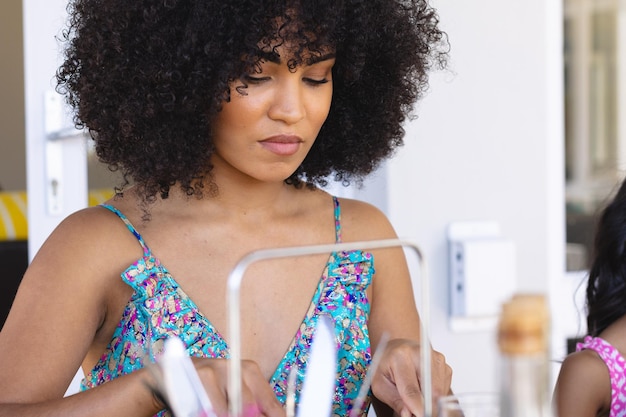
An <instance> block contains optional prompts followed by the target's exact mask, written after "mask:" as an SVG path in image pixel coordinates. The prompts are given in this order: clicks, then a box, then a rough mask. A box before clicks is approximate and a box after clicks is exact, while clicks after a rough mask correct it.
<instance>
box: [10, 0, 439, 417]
mask: <svg viewBox="0 0 626 417" xmlns="http://www.w3.org/2000/svg"><path fill="white" fill-rule="evenodd" d="M69 10H70V25H69V29H68V31H67V34H66V35H67V40H68V48H67V50H66V60H65V62H64V64H63V65H62V66H61V68H60V69H59V71H58V74H57V78H58V81H59V88H60V90H61V91H63V92H65V93H66V94H67V96H68V100H69V102H70V103H71V104H72V105H73V106H74V107H75V109H76V123H77V125H78V126H84V127H87V128H88V129H89V131H90V133H91V136H92V137H93V139H94V140H95V144H96V151H97V153H98V156H99V158H100V160H101V161H102V162H104V163H106V164H108V165H109V167H110V168H111V169H113V170H121V172H122V173H123V174H124V178H125V183H124V184H121V185H120V188H119V189H118V194H117V196H116V197H115V198H113V199H112V200H110V201H109V202H107V204H105V205H103V206H100V207H96V208H89V209H85V210H82V211H79V212H77V213H75V214H73V215H71V216H69V217H68V218H67V219H66V220H65V221H63V222H62V223H61V224H60V225H59V227H58V228H57V229H56V230H55V231H54V232H53V233H52V235H51V236H50V237H49V239H48V240H47V241H46V242H45V244H44V245H43V246H42V248H41V250H40V251H39V253H38V254H37V255H36V257H35V258H34V259H33V262H32V264H31V265H30V267H29V269H28V271H27V272H26V274H25V277H24V280H23V283H22V286H21V288H20V290H19V293H18V295H17V297H16V300H15V303H14V306H13V308H12V311H11V313H10V316H9V318H8V320H7V322H6V325H5V327H4V329H3V330H2V333H1V334H0V375H1V376H3V378H0V381H1V382H0V416H9V415H10V416H15V415H20V416H42V415H46V416H51V415H59V416H64V417H68V416H74V415H76V416H87V415H89V416H100V415H103V416H104V415H107V416H109V415H115V416H151V415H155V414H157V413H158V414H159V415H165V414H167V413H168V411H167V410H166V408H165V405H164V404H163V403H162V402H161V401H160V399H159V397H158V396H155V395H153V393H152V392H151V391H150V389H148V388H147V387H148V386H151V385H154V383H155V381H154V380H153V376H152V375H151V374H150V372H149V369H147V368H146V365H148V364H150V363H151V361H153V360H154V359H155V358H156V357H158V354H159V352H160V351H161V349H162V346H163V342H164V340H166V339H167V338H168V337H171V336H179V337H180V338H181V339H182V340H183V342H184V343H185V345H186V347H187V351H188V353H189V354H190V355H191V356H193V357H194V360H195V362H194V363H195V366H196V368H197V370H198V373H199V375H200V378H201V379H202V382H203V384H204V385H205V388H206V390H207V392H208V394H209V397H210V399H211V401H212V403H213V406H214V407H215V411H216V412H217V414H218V415H224V414H225V413H226V412H227V410H228V396H229V395H228V394H229V393H228V391H227V384H226V360H225V358H227V357H228V340H229V335H228V334H227V333H225V331H226V328H227V326H226V319H227V312H226V300H225V294H226V286H225V285H226V278H227V276H228V274H229V272H230V271H231V270H232V268H233V267H234V266H235V264H236V263H237V261H238V260H239V259H241V258H242V257H243V256H244V255H245V254H247V253H249V252H251V251H254V250H258V249H262V248H272V247H285V246H299V245H312V244H322V243H332V242H341V241H343V242H350V241H363V240H372V239H385V238H394V237H395V236H396V234H395V232H394V230H393V229H392V227H391V225H390V223H389V221H388V220H387V219H386V218H385V216H384V215H383V214H382V213H380V212H379V211H378V210H377V209H375V208H374V207H372V206H370V205H367V204H365V203H362V202H358V201H353V200H348V199H337V198H335V197H333V196H331V195H329V194H328V193H326V192H325V191H322V190H321V189H320V188H318V186H319V185H324V184H325V183H326V179H327V178H328V177H329V176H334V178H335V179H336V180H338V181H341V182H343V183H349V182H351V181H358V180H359V179H360V178H362V177H363V176H364V175H366V174H367V173H369V172H370V171H372V170H373V169H374V168H375V167H376V166H377V165H378V163H379V162H380V161H381V160H382V159H383V158H385V157H387V156H389V155H390V154H391V153H392V152H393V150H394V149H395V148H396V147H397V146H398V145H400V144H401V143H402V136H403V133H404V131H403V130H402V126H401V125H402V123H403V122H404V120H405V118H406V117H407V115H408V113H409V111H410V110H411V106H412V104H413V103H414V102H415V100H416V99H417V98H419V97H420V95H421V94H422V92H423V91H424V90H425V88H426V86H427V71H428V70H429V69H430V68H431V67H432V66H433V65H440V64H443V62H444V60H445V50H443V49H441V48H442V47H445V37H444V34H443V33H442V32H441V31H440V30H439V29H438V27H437V24H438V21H437V16H436V14H435V12H434V10H433V9H432V8H430V6H429V5H428V4H427V2H426V1H424V0H418V1H411V2H396V1H392V0H368V1H365V2H362V1H346V2H343V1H337V0H331V1H327V2H324V1H315V2H313V1H286V2H285V1H258V2H253V1H228V2H223V1H209V0H202V1H200V0H195V1H194V0H142V1H133V2H128V1H126V0H75V1H73V2H72V3H71V4H70V9H69ZM248 274H249V275H250V276H251V277H257V278H258V279H254V278H247V279H246V281H245V285H244V286H243V288H242V295H241V300H242V317H243V319H242V355H243V357H244V358H245V359H246V360H245V362H244V364H243V365H244V366H243V383H242V385H243V388H242V397H243V402H244V404H245V405H246V410H247V414H248V415H265V416H283V415H284V414H285V412H284V410H283V403H284V401H285V389H286V380H287V376H288V373H289V370H290V369H291V368H292V367H294V366H295V367H297V369H299V371H300V372H299V376H298V387H300V386H301V383H302V377H303V374H304V373H305V372H306V364H307V359H308V353H309V348H310V342H311V333H312V331H313V329H314V327H315V324H316V323H317V318H318V317H319V316H320V315H329V316H331V317H332V319H333V322H334V324H335V337H336V340H337V343H338V346H340V349H339V353H338V361H337V372H338V378H337V385H336V389H335V396H334V403H333V413H334V414H335V415H342V416H343V415H347V414H348V413H349V412H350V410H351V409H352V407H353V405H354V401H355V397H356V395H357V393H358V390H359V387H360V386H361V384H362V383H363V379H364V377H365V372H366V370H367V366H368V365H369V362H370V360H371V354H372V349H371V347H375V346H377V343H378V342H379V340H380V339H381V336H382V335H383V334H388V335H389V337H390V341H389V343H388V345H387V348H386V349H385V352H384V354H383V355H382V359H381V365H380V368H379V370H378V372H377V373H376V375H375V377H374V379H373V383H372V393H373V396H374V399H375V407H376V411H377V413H379V415H381V416H382V415H386V414H391V412H392V411H395V412H396V413H397V414H399V415H401V416H409V415H421V414H422V409H423V402H422V397H421V392H420V381H419V375H420V363H419V362H420V361H419V357H420V356H419V352H420V340H419V339H420V336H419V316H418V313H417V310H416V307H415V303H414V300H413V297H412V294H413V292H412V290H411V283H410V278H409V274H408V270H407V265H406V261H405V259H404V256H403V252H402V250H401V249H400V248H397V249H387V250H373V251H371V253H370V252H364V251H348V252H339V253H333V254H330V255H319V256H307V257H302V258H297V259H282V260H276V261H271V262H269V261H268V262H262V263H259V264H256V265H253V266H252V267H251V268H250V270H249V272H248ZM120 275H121V279H120ZM320 276H321V278H320ZM294 335H295V336H294ZM34 341H37V342H38V343H33V342H34ZM34 358H37V361H34V360H33V359H34ZM80 366H82V369H83V371H84V372H85V379H84V380H83V383H82V388H83V390H82V391H81V392H80V393H78V394H76V395H73V396H70V397H67V398H62V397H63V393H64V391H65V388H66V387H67V385H68V383H69V382H70V380H71V379H72V376H73V375H74V373H75V372H76V370H77V369H78V368H79V367H80ZM450 379H451V370H450V367H449V366H448V365H447V364H446V363H445V359H444V358H443V355H441V354H440V353H438V352H433V381H434V394H435V396H438V395H441V394H446V393H448V391H449V387H450ZM268 381H269V383H268ZM367 406H368V402H366V406H365V407H364V408H363V410H361V413H362V414H365V413H366V412H367V408H368V407H367Z"/></svg>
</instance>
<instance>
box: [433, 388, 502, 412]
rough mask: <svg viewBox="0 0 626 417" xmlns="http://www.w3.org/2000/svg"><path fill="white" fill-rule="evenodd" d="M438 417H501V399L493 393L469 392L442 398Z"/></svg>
mask: <svg viewBox="0 0 626 417" xmlns="http://www.w3.org/2000/svg"><path fill="white" fill-rule="evenodd" d="M438 417H500V397H499V396H498V394H497V393H491V392H468V393H459V394H454V395H448V396H445V397H441V398H440V399H439V414H438Z"/></svg>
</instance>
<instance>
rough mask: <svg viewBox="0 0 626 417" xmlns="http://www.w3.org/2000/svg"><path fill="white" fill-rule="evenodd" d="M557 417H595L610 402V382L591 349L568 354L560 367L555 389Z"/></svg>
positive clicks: (604, 367) (602, 365) (607, 373)
mask: <svg viewBox="0 0 626 417" xmlns="http://www.w3.org/2000/svg"><path fill="white" fill-rule="evenodd" d="M554 401H555V407H556V410H557V415H558V416H571V417H576V416H581V417H582V416H589V417H591V416H596V415H597V414H599V412H601V411H603V410H608V408H609V407H610V403H611V381H610V376H609V371H608V369H607V367H606V365H605V363H604V362H603V361H602V359H600V357H599V356H598V355H597V354H596V353H595V352H594V351H592V350H588V349H587V350H582V351H580V352H575V353H571V354H569V355H568V356H567V357H566V358H565V359H564V360H563V363H562V364H561V369H560V371H559V376H558V379H557V383H556V386H555V390H554Z"/></svg>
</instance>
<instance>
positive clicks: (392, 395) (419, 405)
mask: <svg viewBox="0 0 626 417" xmlns="http://www.w3.org/2000/svg"><path fill="white" fill-rule="evenodd" d="M405 363H406V362H405ZM408 363H411V361H409V362H408ZM399 369H402V371H400V370H399ZM390 371H391V372H390V375H392V378H391V379H390V378H389V377H388V376H386V375H385V374H383V373H377V374H376V375H375V376H374V378H373V380H372V392H373V394H374V396H375V397H376V398H377V399H379V400H380V401H382V402H384V403H385V404H387V405H388V406H389V407H391V408H392V409H393V410H394V411H395V412H396V413H397V414H399V415H400V416H402V417H409V416H411V415H412V414H413V415H415V416H422V415H423V409H424V403H423V399H422V393H421V390H420V387H419V382H418V379H417V375H416V372H415V370H414V369H412V367H411V366H408V367H407V366H406V365H405V366H401V367H392V368H391V369H390Z"/></svg>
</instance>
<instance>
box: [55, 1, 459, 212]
mask: <svg viewBox="0 0 626 417" xmlns="http://www.w3.org/2000/svg"><path fill="white" fill-rule="evenodd" d="M68 12H69V16H70V17H69V20H68V26H67V28H66V29H65V30H64V33H63V41H65V42H66V43H67V45H66V48H65V61H64V63H63V64H62V65H61V67H60V68H59V69H58V71H57V74H56V78H57V83H58V84H57V90H58V91H59V92H61V93H62V94H65V95H66V97H67V101H68V102H69V104H70V105H71V106H73V107H74V109H75V117H74V122H75V123H76V125H77V127H78V128H87V129H88V130H89V132H90V135H91V137H92V138H93V139H94V140H95V144H96V153H97V155H98V157H99V159H100V160H101V161H102V162H104V163H105V164H107V165H108V166H109V168H110V169H112V170H121V172H122V173H123V175H124V179H125V182H126V184H128V182H129V180H130V181H132V182H134V183H135V184H137V185H138V186H139V188H140V191H141V192H142V193H143V196H144V198H146V199H147V200H150V199H154V198H155V196H156V195H157V194H160V195H161V196H162V197H167V194H168V192H169V189H170V187H171V186H174V185H175V184H177V183H178V184H180V186H181V187H182V189H183V190H184V191H185V192H186V193H187V194H188V195H194V194H195V195H202V194H203V189H204V185H205V183H206V182H207V181H208V182H209V183H210V182H211V181H210V170H211V166H210V164H209V162H208V161H209V160H210V156H211V153H212V152H213V150H214V149H213V146H212V141H211V121H212V120H213V118H214V116H215V115H216V114H217V113H218V112H219V111H220V108H221V104H222V103H223V102H224V101H225V100H228V99H229V85H230V83H232V82H233V81H234V80H238V79H242V77H243V76H244V75H245V74H246V73H248V72H249V71H250V70H251V68H254V66H255V65H257V64H258V61H259V59H260V58H259V57H260V56H261V55H262V54H261V51H262V50H263V49H264V47H266V46H267V45H275V44H276V41H277V40H278V41H279V42H289V45H290V48H291V46H292V45H294V48H295V50H294V51H293V56H294V57H295V58H294V60H293V62H290V65H299V64H300V63H301V62H302V60H303V59H306V56H307V55H308V56H310V54H311V53H313V54H315V53H321V51H324V50H328V48H332V49H333V50H334V51H335V52H336V64H335V67H334V68H333V101H332V105H331V109H330V114H329V116H328V118H327V120H326V122H325V124H324V125H323V126H322V129H321V131H320V133H319V136H318V138H317V140H316V141H315V144H314V145H313V148H312V149H311V150H310V152H309V154H308V155H307V157H306V159H305V160H304V162H303V163H302V164H301V166H300V167H299V168H298V169H297V170H296V172H294V173H293V175H292V176H291V177H290V178H288V179H287V180H286V181H287V183H290V184H294V185H296V186H300V185H302V184H303V183H306V184H308V185H315V184H318V185H324V184H325V183H326V179H327V178H328V177H329V176H334V178H335V180H337V181H341V182H343V183H350V182H351V181H355V180H357V181H358V180H360V179H362V178H363V177H364V176H365V175H367V174H368V173H370V172H371V171H372V170H374V169H375V168H376V167H377V166H378V164H379V163H380V162H381V160H383V159H384V158H386V157H388V156H390V155H391V154H392V153H393V151H394V150H395V149H396V148H397V147H398V146H400V145H401V144H402V141H403V136H404V130H403V128H402V124H403V122H404V121H405V120H406V118H407V117H412V114H411V112H412V110H413V105H414V103H415V101H416V100H418V99H419V98H420V97H421V96H422V95H423V94H424V92H425V91H426V89H427V88H428V73H429V71H430V70H431V69H434V68H443V67H445V62H446V58H447V54H448V44H447V38H446V35H445V33H444V32H443V31H442V30H441V29H440V28H439V18H438V15H437V13H436V11H435V10H434V9H433V8H432V7H431V6H430V5H429V4H428V1H427V0H256V1H255V0H228V1H222V0H219V1H218V0H215V1H213V0H133V1H128V0H73V1H71V2H70V4H69V5H68ZM277 22H281V24H280V27H277V25H278V24H277ZM303 57H305V58H303Z"/></svg>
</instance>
